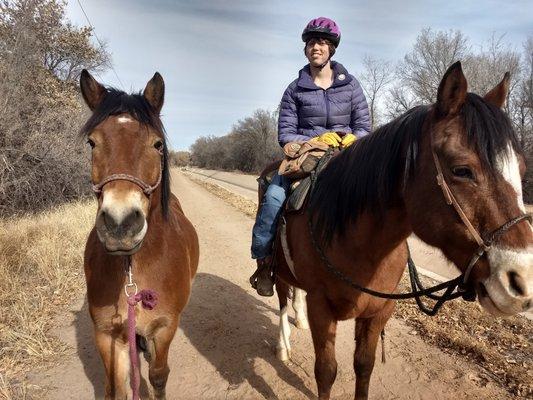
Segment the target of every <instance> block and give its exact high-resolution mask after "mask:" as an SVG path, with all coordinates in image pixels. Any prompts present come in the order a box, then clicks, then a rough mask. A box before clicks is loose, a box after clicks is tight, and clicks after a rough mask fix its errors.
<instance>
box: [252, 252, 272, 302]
mask: <svg viewBox="0 0 533 400" xmlns="http://www.w3.org/2000/svg"><path fill="white" fill-rule="evenodd" d="M272 267H273V265H272V258H271V259H270V260H267V261H266V262H262V263H261V262H258V263H257V269H256V271H255V272H254V273H253V275H252V276H251V277H250V285H252V287H253V288H254V289H255V290H257V293H258V294H259V295H260V296H265V297H270V296H273V295H274V277H273V268H272ZM260 281H261V283H260Z"/></svg>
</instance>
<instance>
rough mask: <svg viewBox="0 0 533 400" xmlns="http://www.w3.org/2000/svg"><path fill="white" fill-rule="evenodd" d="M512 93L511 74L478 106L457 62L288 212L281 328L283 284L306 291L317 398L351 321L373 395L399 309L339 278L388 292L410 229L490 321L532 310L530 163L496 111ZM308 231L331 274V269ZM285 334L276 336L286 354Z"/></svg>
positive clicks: (323, 394)
mask: <svg viewBox="0 0 533 400" xmlns="http://www.w3.org/2000/svg"><path fill="white" fill-rule="evenodd" d="M508 87H509V75H508V74H506V75H505V77H504V79H503V80H502V82H501V83H499V84H498V85H497V86H496V87H495V88H494V89H493V90H491V91H490V92H489V93H487V94H486V95H485V96H484V97H483V98H482V97H480V96H478V95H476V94H473V93H467V81H466V78H465V77H464V75H463V72H462V69H461V64H460V63H459V62H457V63H455V64H454V65H452V66H451V67H450V68H449V69H448V71H447V72H446V74H445V75H444V77H443V79H442V81H441V83H440V86H439V88H438V93H437V102H436V103H435V104H433V105H432V106H421V107H416V108H414V109H412V110H410V111H408V112H407V113H406V114H404V115H403V116H401V117H399V118H398V119H396V120H394V121H392V122H391V123H389V124H387V125H385V126H384V127H382V128H380V129H378V130H377V131H375V132H374V133H372V134H371V135H368V136H367V137H365V138H363V139H360V140H359V141H357V142H356V144H354V145H353V146H352V147H350V148H348V149H347V150H344V151H343V152H342V153H341V154H340V155H338V156H337V157H335V158H334V159H333V160H332V161H331V162H330V163H329V165H328V166H327V167H326V168H325V170H324V171H323V172H322V173H321V175H320V176H319V178H318V181H317V185H316V190H315V192H314V194H313V196H312V199H311V201H310V204H309V207H308V210H307V211H308V212H307V213H305V214H301V215H288V216H286V219H287V243H288V248H289V253H290V254H289V257H290V262H291V263H292V264H293V268H294V271H295V274H294V275H293V273H292V272H291V270H290V269H289V267H288V263H287V258H289V257H286V256H285V255H284V252H283V251H277V252H276V264H277V270H276V274H277V277H278V282H277V290H278V295H279V297H280V307H281V309H282V315H281V325H282V326H281V331H282V332H283V325H284V324H283V322H284V320H283V309H285V312H286V305H287V293H288V285H292V286H296V287H299V288H302V289H304V290H305V291H306V292H307V298H306V302H307V309H308V318H309V323H310V327H311V332H312V336H313V343H314V348H315V355H316V360H315V379H316V382H317V386H318V395H319V397H320V399H329V397H330V391H331V387H332V385H333V382H334V380H335V376H336V373H337V363H336V361H335V335H336V327H337V321H339V320H346V319H350V318H355V320H356V329H355V338H356V349H355V355H354V369H355V375H356V381H355V398H356V399H367V398H368V386H369V380H370V375H371V373H372V369H373V367H374V359H375V352H376V345H377V342H378V338H379V336H380V332H381V331H382V329H383V328H384V326H385V324H386V322H387V320H388V319H389V318H390V316H391V314H392V312H393V310H394V304H395V303H394V301H392V300H388V299H381V298H377V297H373V296H370V295H368V294H365V293H362V292H361V291H359V290H355V289H353V288H352V287H351V286H350V285H349V284H347V283H346V282H343V281H342V280H341V279H339V277H338V276H334V275H342V276H343V278H346V280H349V281H351V283H353V284H356V285H359V286H363V287H366V288H369V289H373V290H375V291H380V292H385V293H393V292H394V291H395V290H396V288H397V286H398V283H399V280H400V278H401V276H402V274H403V271H404V269H405V266H406V261H407V246H406V239H407V237H408V236H409V235H410V234H411V233H413V232H414V233H416V235H418V237H420V238H421V239H422V240H424V241H425V242H426V243H428V244H430V245H432V246H435V247H438V248H439V249H441V250H442V252H443V253H444V254H445V256H446V257H447V258H448V259H449V260H451V261H452V262H453V263H454V264H455V265H456V266H457V267H458V268H459V269H460V270H461V271H462V272H463V273H464V279H465V281H466V285H467V286H468V287H469V288H470V290H471V292H472V293H473V292H474V290H475V293H477V296H478V299H479V302H480V304H481V305H482V306H483V308H484V309H486V310H487V311H488V312H489V313H491V314H493V315H513V314H517V313H519V312H522V311H527V310H528V309H529V308H530V307H531V306H532V298H533V231H532V227H531V224H530V222H528V221H527V218H525V217H526V216H525V215H524V213H525V208H524V204H523V201H522V188H521V176H523V174H524V170H525V164H524V158H523V155H522V153H521V150H520V147H519V144H518V141H517V139H516V136H515V133H514V132H513V129H512V127H511V123H510V121H509V119H508V117H507V116H506V115H505V114H504V113H503V112H502V111H501V109H500V108H501V107H502V105H503V104H504V102H505V99H506V96H507V93H508ZM436 176H439V178H438V182H437V181H436V179H435V177H436ZM439 184H440V185H439ZM439 186H441V187H439ZM449 204H450V205H454V206H453V207H451V206H450V205H449ZM460 213H462V214H463V215H462V216H460V215H459V214H460ZM515 217H519V218H515ZM508 221H510V222H509V223H507V222H508ZM309 222H311V224H309ZM469 224H470V226H469V227H468V225H469ZM311 226H312V227H313V230H312V231H311V229H310V227H311ZM495 231H496V233H494V234H491V233H493V232H495ZM311 232H314V234H313V233H311ZM311 235H313V236H316V243H317V245H319V246H320V247H321V248H322V249H323V251H324V253H325V257H327V259H328V262H329V264H330V265H331V266H333V268H334V269H335V271H332V270H330V269H327V267H326V263H325V262H324V260H323V259H322V258H321V255H320V251H318V248H317V246H315V245H313V241H314V240H313V237H311ZM489 237H490V239H489ZM492 239H494V240H492ZM489 242H490V243H489ZM277 246H278V248H280V239H279V238H278V242H277ZM480 249H482V250H483V251H482V253H483V254H482V256H481V257H480V258H479V260H478V259H477V255H476V252H477V251H478V250H480ZM469 264H471V267H470V268H468V267H467V266H468V265H469ZM295 276H296V277H297V278H295ZM285 325H288V324H285ZM287 336H288V335H284V334H283V333H282V334H281V335H280V345H279V347H280V348H282V349H283V348H284V347H285V348H286V347H287V343H282V342H281V340H283V339H284V338H285V342H288V337H287ZM285 353H286V352H285ZM282 354H283V352H282Z"/></svg>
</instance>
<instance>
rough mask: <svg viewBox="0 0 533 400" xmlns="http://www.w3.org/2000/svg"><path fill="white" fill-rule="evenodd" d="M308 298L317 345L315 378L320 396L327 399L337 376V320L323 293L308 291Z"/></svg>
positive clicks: (312, 331)
mask: <svg viewBox="0 0 533 400" xmlns="http://www.w3.org/2000/svg"><path fill="white" fill-rule="evenodd" d="M306 299H307V313H308V316H309V323H310V325H311V334H312V336H313V344H314V347H315V357H316V360H315V379H316V383H317V387H318V397H319V399H321V400H326V399H329V396H330V393H331V386H332V385H333V382H334V381H335V377H336V376H337V360H335V336H336V334H337V320H336V319H335V317H334V316H333V313H332V311H331V308H330V306H329V304H328V301H327V299H326V298H325V296H324V295H323V294H322V293H320V292H313V293H307V298H306Z"/></svg>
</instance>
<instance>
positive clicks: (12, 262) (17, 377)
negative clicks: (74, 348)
mask: <svg viewBox="0 0 533 400" xmlns="http://www.w3.org/2000/svg"><path fill="white" fill-rule="evenodd" d="M95 207H96V206H95V203H94V201H80V202H76V203H71V204H66V205H63V206H60V207H57V208H55V209H53V210H51V211H48V212H44V213H41V214H38V215H34V216H27V217H22V218H11V219H7V220H3V221H0V399H19V398H27V390H28V388H27V384H26V382H25V380H24V376H25V373H26V372H27V371H28V370H29V367H30V366H31V365H34V364H35V363H38V362H42V361H47V360H51V359H53V358H54V356H57V355H58V354H61V353H62V352H63V351H65V348H64V345H62V344H61V343H60V342H59V341H58V340H57V339H55V338H54V337H53V336H52V335H51V334H50V328H51V327H52V323H53V318H54V315H55V314H56V313H57V312H58V311H59V310H60V308H61V306H64V305H66V304H68V303H69V301H70V300H71V299H72V298H77V297H79V296H80V295H81V294H82V293H83V292H84V290H85V288H84V280H83V247H84V245H85V240H86V238H87V235H88V233H89V230H90V229H91V226H92V225H93V222H94V215H95Z"/></svg>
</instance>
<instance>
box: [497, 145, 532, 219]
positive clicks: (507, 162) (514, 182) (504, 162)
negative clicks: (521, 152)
mask: <svg viewBox="0 0 533 400" xmlns="http://www.w3.org/2000/svg"><path fill="white" fill-rule="evenodd" d="M496 168H497V169H498V171H499V172H500V173H501V174H502V176H503V177H504V178H505V180H506V181H507V182H509V184H510V185H511V186H512V187H513V189H514V190H515V192H516V197H517V201H518V207H519V208H520V210H522V211H523V212H525V211H526V208H525V206H524V200H523V198H522V179H521V178H520V165H519V163H518V157H517V156H516V152H515V151H514V149H513V148H512V147H511V146H510V145H509V146H508V147H507V151H506V152H505V153H504V154H500V155H499V156H498V158H497V159H496Z"/></svg>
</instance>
